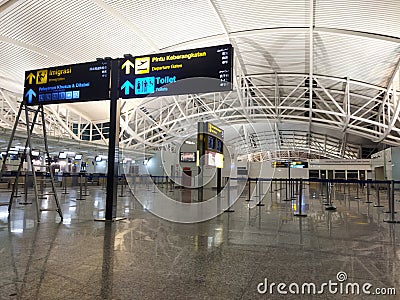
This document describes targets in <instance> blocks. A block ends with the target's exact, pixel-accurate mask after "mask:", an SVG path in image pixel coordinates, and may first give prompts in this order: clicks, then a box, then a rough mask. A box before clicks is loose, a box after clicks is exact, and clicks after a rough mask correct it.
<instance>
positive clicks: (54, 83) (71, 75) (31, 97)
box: [24, 60, 110, 105]
mask: <svg viewBox="0 0 400 300" xmlns="http://www.w3.org/2000/svg"><path fill="white" fill-rule="evenodd" d="M109 97H110V62H109V61H106V60H102V61H95V62H89V63H83V64H75V65H68V66H59V67H54V68H47V69H40V70H31V71H26V72H25V89H24V100H25V101H26V104H27V105H38V104H60V103H71V102H82V101H93V100H105V99H109Z"/></svg>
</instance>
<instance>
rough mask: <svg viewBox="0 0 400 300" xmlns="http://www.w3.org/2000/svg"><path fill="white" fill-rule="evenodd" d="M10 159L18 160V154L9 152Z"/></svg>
mask: <svg viewBox="0 0 400 300" xmlns="http://www.w3.org/2000/svg"><path fill="white" fill-rule="evenodd" d="M10 160H19V155H18V154H10Z"/></svg>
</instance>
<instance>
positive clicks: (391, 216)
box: [384, 180, 400, 223]
mask: <svg viewBox="0 0 400 300" xmlns="http://www.w3.org/2000/svg"><path fill="white" fill-rule="evenodd" d="M395 213H396V212H395V211H394V180H392V181H391V193H390V198H389V220H384V222H387V223H400V221H396V220H395V218H394V214H395Z"/></svg>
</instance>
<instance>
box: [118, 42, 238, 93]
mask: <svg viewBox="0 0 400 300" xmlns="http://www.w3.org/2000/svg"><path fill="white" fill-rule="evenodd" d="M232 58H233V48H232V45H221V46H215V47H207V48H200V49H192V50H185V51H176V52H169V53H161V54H153V55H147V56H140V57H132V58H125V59H123V60H121V64H120V97H121V98H125V99H126V98H140V97H146V96H167V95H181V94H193V93H206V92H219V91H229V90H232V65H233V64H232Z"/></svg>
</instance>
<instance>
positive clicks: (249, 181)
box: [245, 178, 251, 202]
mask: <svg viewBox="0 0 400 300" xmlns="http://www.w3.org/2000/svg"><path fill="white" fill-rule="evenodd" d="M247 182H248V183H249V197H248V198H247V199H246V200H245V201H247V202H249V201H251V199H250V198H251V179H250V178H249V179H248V181H247Z"/></svg>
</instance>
